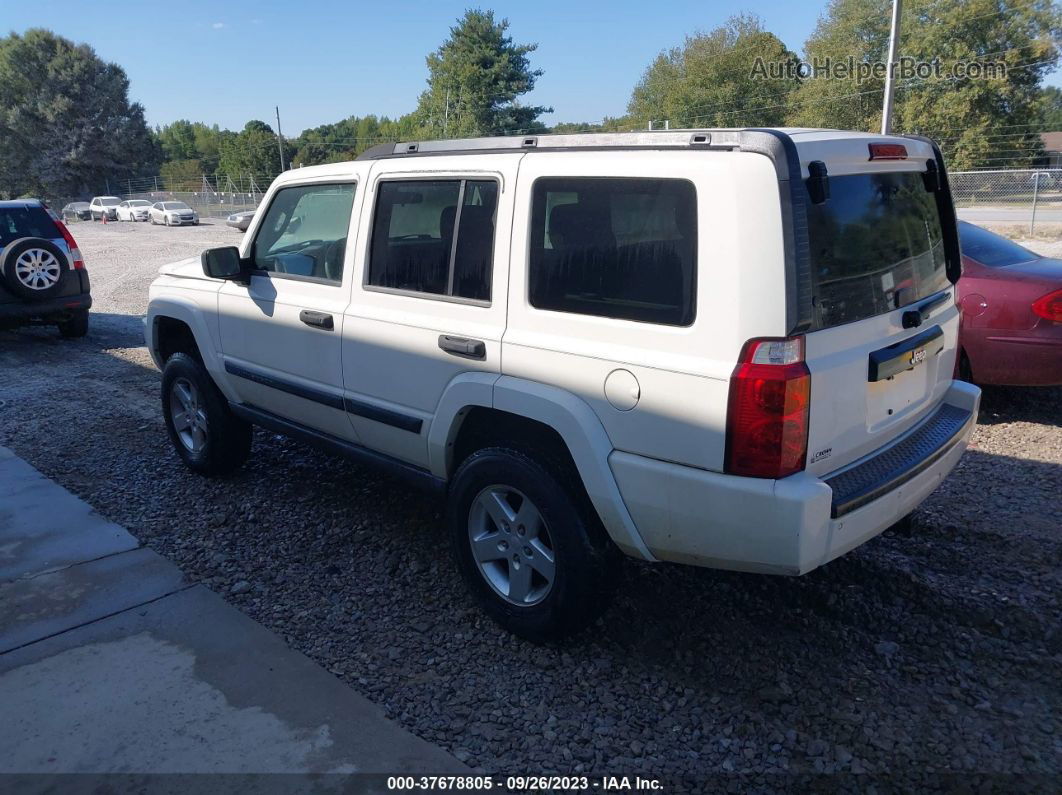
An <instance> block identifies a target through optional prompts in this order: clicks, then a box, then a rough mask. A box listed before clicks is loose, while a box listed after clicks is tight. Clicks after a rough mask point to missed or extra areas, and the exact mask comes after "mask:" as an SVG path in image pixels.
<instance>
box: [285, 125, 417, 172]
mask: <svg viewBox="0 0 1062 795" xmlns="http://www.w3.org/2000/svg"><path fill="white" fill-rule="evenodd" d="M415 137H417V125H416V121H415V120H414V118H413V116H412V115H406V116H402V117H401V118H398V119H389V118H387V117H386V116H383V117H379V118H378V117H376V116H351V117H350V118H348V119H343V120H342V121H340V122H336V123H335V124H322V125H321V126H319V127H314V128H312V129H309V130H303V132H302V134H301V135H300V136H299V137H298V138H296V139H294V140H293V141H292V142H291V144H292V149H293V152H294V154H292V156H291V162H292V165H297V166H312V165H316V164H318V163H335V162H340V161H343V160H352V159H353V158H355V157H357V156H358V155H360V154H361V153H362V152H364V151H365V150H366V149H369V148H371V147H373V146H376V145H377V144H380V143H386V142H388V141H401V140H409V139H411V138H415Z"/></svg>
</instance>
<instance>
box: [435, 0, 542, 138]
mask: <svg viewBox="0 0 1062 795" xmlns="http://www.w3.org/2000/svg"><path fill="white" fill-rule="evenodd" d="M508 29H509V21H508V20H506V19H503V20H501V21H500V22H499V21H496V20H495V19H494V12H493V11H481V10H478V9H476V10H470V11H466V12H465V15H464V16H463V17H461V19H459V20H458V22H457V24H456V25H455V26H454V27H452V28H450V37H449V38H448V39H447V40H446V41H445V42H443V44H442V46H441V47H439V49H438V50H436V51H435V52H433V53H431V54H430V55H429V56H428V58H427V61H428V88H427V90H426V91H424V93H422V94H421V95H420V102H419V104H418V106H417V110H416V112H415V116H416V121H417V122H418V124H419V125H420V127H421V128H422V134H423V135H426V136H428V137H434V138H440V137H448V138H454V137H461V136H475V135H499V134H503V133H507V132H509V133H516V132H523V131H531V130H544V129H545V126H544V125H543V124H542V122H540V121H539V120H538V117H539V116H540V115H542V114H543V113H552V112H553V109H552V108H547V107H543V106H541V105H521V104H519V102H518V101H517V98H518V97H520V96H522V95H523V94H526V93H527V92H529V91H531V90H532V89H533V88H534V87H535V82H536V81H537V80H538V78H539V77H540V76H541V75H542V70H541V69H532V68H531V64H530V61H529V60H528V57H527V56H528V54H529V53H532V52H534V51H535V49H537V47H538V45H537V44H513V40H512V37H511V36H509V35H508V34H507V31H508Z"/></svg>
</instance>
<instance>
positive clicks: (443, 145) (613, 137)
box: [357, 129, 743, 160]
mask: <svg viewBox="0 0 1062 795" xmlns="http://www.w3.org/2000/svg"><path fill="white" fill-rule="evenodd" d="M742 132H743V131H742V130H737V129H731V130H659V131H650V130H644V131H641V132H626V133H574V134H568V135H506V136H497V137H484V138H456V139H452V140H446V141H405V142H401V143H390V144H380V145H379V146H374V147H372V148H371V149H367V150H365V151H364V152H362V153H361V154H360V155H358V158H357V159H358V160H379V159H381V158H390V157H405V156H417V155H421V156H423V155H456V154H469V153H473V152H480V153H482V152H520V151H523V152H529V151H542V150H551V151H563V150H571V149H689V148H698V147H703V148H711V149H733V148H735V147H738V146H740V145H741V141H740V136H741V133H742Z"/></svg>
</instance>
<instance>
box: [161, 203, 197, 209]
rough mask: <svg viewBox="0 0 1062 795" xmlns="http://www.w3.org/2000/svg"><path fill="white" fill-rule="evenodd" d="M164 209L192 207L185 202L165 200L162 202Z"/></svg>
mask: <svg viewBox="0 0 1062 795" xmlns="http://www.w3.org/2000/svg"><path fill="white" fill-rule="evenodd" d="M162 209H163V210H191V209H192V208H191V207H189V206H188V205H187V204H185V203H184V202H163V203H162Z"/></svg>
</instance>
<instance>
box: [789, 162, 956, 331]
mask: <svg viewBox="0 0 1062 795" xmlns="http://www.w3.org/2000/svg"><path fill="white" fill-rule="evenodd" d="M808 237H809V243H810V251H811V266H812V272H813V274H814V276H815V279H816V281H817V285H816V289H817V298H816V303H817V308H818V312H819V325H820V327H821V328H828V327H830V326H839V325H841V324H843V323H851V322H853V321H856V320H863V319H865V318H868V317H873V316H875V315H881V314H885V313H887V312H891V311H892V310H894V309H899V308H900V307H902V306H906V305H908V304H910V303H913V302H915V301H918V300H920V299H922V298H925V297H926V296H929V295H932V294H933V293H936V292H939V291H940V290H943V289H944V288H946V287H947V286H948V284H949V282H948V277H947V273H946V270H945V255H944V236H943V233H942V231H941V226H940V215H939V213H938V211H937V202H936V195H935V194H933V193H930V192H929V191H927V190H926V188H925V184H924V182H923V180H922V174H921V173H920V172H916V171H903V172H892V173H882V174H853V175H849V176H839V177H830V198H829V199H827V200H826V201H825V202H824V203H822V204H809V205H808Z"/></svg>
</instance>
